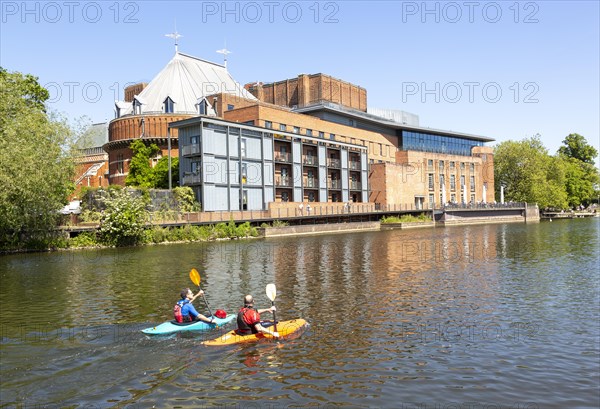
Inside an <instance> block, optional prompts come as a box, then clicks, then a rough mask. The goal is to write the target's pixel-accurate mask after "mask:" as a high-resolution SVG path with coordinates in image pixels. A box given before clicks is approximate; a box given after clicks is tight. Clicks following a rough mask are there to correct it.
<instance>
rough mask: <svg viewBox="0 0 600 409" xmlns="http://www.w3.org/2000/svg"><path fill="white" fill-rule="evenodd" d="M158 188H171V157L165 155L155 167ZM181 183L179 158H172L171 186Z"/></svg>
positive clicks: (156, 186)
mask: <svg viewBox="0 0 600 409" xmlns="http://www.w3.org/2000/svg"><path fill="white" fill-rule="evenodd" d="M153 171H154V180H155V186H154V187H155V188H156V189H168V188H169V157H168V156H163V157H162V158H160V159H159V161H158V163H157V164H156V166H155V167H154V169H153ZM178 185H179V158H177V157H175V158H171V186H178Z"/></svg>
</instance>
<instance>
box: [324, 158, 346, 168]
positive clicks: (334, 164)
mask: <svg viewBox="0 0 600 409" xmlns="http://www.w3.org/2000/svg"><path fill="white" fill-rule="evenodd" d="M327 166H328V167H330V168H338V169H339V168H341V167H342V166H341V161H340V160H339V159H334V158H328V159H327Z"/></svg>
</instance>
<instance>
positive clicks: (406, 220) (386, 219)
mask: <svg viewBox="0 0 600 409" xmlns="http://www.w3.org/2000/svg"><path fill="white" fill-rule="evenodd" d="M429 220H431V219H430V218H429V217H427V216H426V215H424V214H420V215H419V216H413V215H411V214H405V215H403V216H401V217H397V216H389V217H385V216H384V217H382V218H381V223H383V224H385V223H411V222H426V221H429Z"/></svg>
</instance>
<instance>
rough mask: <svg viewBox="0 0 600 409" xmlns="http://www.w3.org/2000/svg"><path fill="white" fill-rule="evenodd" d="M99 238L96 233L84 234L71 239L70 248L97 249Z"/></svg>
mask: <svg viewBox="0 0 600 409" xmlns="http://www.w3.org/2000/svg"><path fill="white" fill-rule="evenodd" d="M97 245H98V238H97V237H96V232H87V231H86V232H83V233H80V234H79V235H77V236H75V237H73V238H72V239H69V247H96V246H97Z"/></svg>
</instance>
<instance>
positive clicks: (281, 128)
mask: <svg viewBox="0 0 600 409" xmlns="http://www.w3.org/2000/svg"><path fill="white" fill-rule="evenodd" d="M286 129H287V126H286V125H285V124H279V130H280V131H285V130H286Z"/></svg>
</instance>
